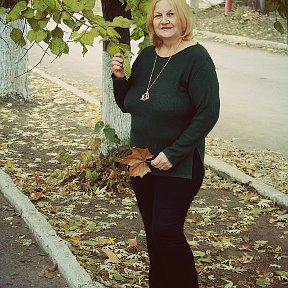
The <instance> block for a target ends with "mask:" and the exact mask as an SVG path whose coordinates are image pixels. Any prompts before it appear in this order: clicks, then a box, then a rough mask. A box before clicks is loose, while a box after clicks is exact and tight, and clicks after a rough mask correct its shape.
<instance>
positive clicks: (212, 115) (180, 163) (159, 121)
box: [111, 0, 219, 288]
mask: <svg viewBox="0 0 288 288" xmlns="http://www.w3.org/2000/svg"><path fill="white" fill-rule="evenodd" d="M191 18H192V15H191V11H190V7H189V6H188V5H187V3H186V1H185V0H154V1H153V3H152V5H151V9H150V13H149V15H148V19H147V28H148V30H149V32H150V35H151V39H152V43H153V46H149V47H147V48H145V49H144V50H143V51H142V52H141V53H140V54H139V56H138V57H137V59H136V60H135V62H134V64H133V67H132V74H131V76H130V78H129V79H128V80H127V79H125V77H124V71H123V55H121V54H116V55H115V56H114V57H113V58H112V63H111V65H112V72H113V74H112V77H113V85H114V95H115V100H116V103H117V104H118V106H119V107H120V109H121V110H122V111H123V112H128V113H130V114H131V117H132V123H131V146H134V147H138V148H149V150H150V151H151V153H152V154H154V155H155V158H154V159H153V160H152V161H151V173H148V174H146V175H145V176H144V177H143V178H140V177H132V178H131V182H132V186H133V189H134V192H135V195H136V199H137V203H138V206H139V210H140V213H141V216H142V219H143V222H144V227H145V232H146V239H147V248H148V253H149V259H150V269H149V286H150V287H151V288H170V287H171V288H172V287H173V288H175V287H177V288H196V287H199V286H198V279H197V272H196V269H195V264H194V259H193V254H192V252H191V250H190V247H189V245H188V243H187V241H186V238H185V236H184V233H183V226H184V221H185V218H186V215H187V212H188V209H189V206H190V204H191V202H192V200H193V198H194V197H195V195H196V194H197V192H198V191H199V189H200V186H201V184H202V181H203V177H204V165H203V161H204V145H205V137H206V135H207V134H208V133H209V131H210V130H211V129H212V128H213V126H214V125H215V123H216V121H217V119H218V114H219V93H218V91H219V88H218V80H217V75H216V72H215V67H214V64H213V62H212V60H211V58H210V56H209V54H208V53H207V51H206V50H205V48H204V47H202V46H201V45H200V44H199V43H197V42H195V41H194V40H193V38H192V23H191V22H192V19H191Z"/></svg>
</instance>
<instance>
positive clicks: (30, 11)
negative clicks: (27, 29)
mask: <svg viewBox="0 0 288 288" xmlns="http://www.w3.org/2000/svg"><path fill="white" fill-rule="evenodd" d="M22 15H23V16H24V17H25V18H28V19H30V18H33V17H34V10H33V9H32V8H30V7H28V8H27V9H26V10H25V11H23V12H22Z"/></svg>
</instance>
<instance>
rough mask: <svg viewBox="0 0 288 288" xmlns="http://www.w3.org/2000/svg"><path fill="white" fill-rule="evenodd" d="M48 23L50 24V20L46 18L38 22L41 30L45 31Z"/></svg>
mask: <svg viewBox="0 0 288 288" xmlns="http://www.w3.org/2000/svg"><path fill="white" fill-rule="evenodd" d="M48 22H49V18H44V19H41V20H39V21H38V26H39V28H41V29H44V28H45V27H46V26H47V24H48Z"/></svg>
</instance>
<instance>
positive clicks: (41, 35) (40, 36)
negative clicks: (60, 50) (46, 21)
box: [27, 29, 48, 43]
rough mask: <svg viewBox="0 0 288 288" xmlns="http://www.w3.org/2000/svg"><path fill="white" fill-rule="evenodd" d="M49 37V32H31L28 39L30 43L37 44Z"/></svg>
mask: <svg viewBox="0 0 288 288" xmlns="http://www.w3.org/2000/svg"><path fill="white" fill-rule="evenodd" d="M47 36H48V32H47V31H45V30H42V29H40V30H36V31H34V30H30V31H29V32H28V34H27V38H28V40H29V41H30V42H33V41H36V43H39V42H41V41H43V40H45V39H46V37H47Z"/></svg>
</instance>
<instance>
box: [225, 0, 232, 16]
mask: <svg viewBox="0 0 288 288" xmlns="http://www.w3.org/2000/svg"><path fill="white" fill-rule="evenodd" d="M231 10H232V0H225V15H229V13H230V12H231Z"/></svg>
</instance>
